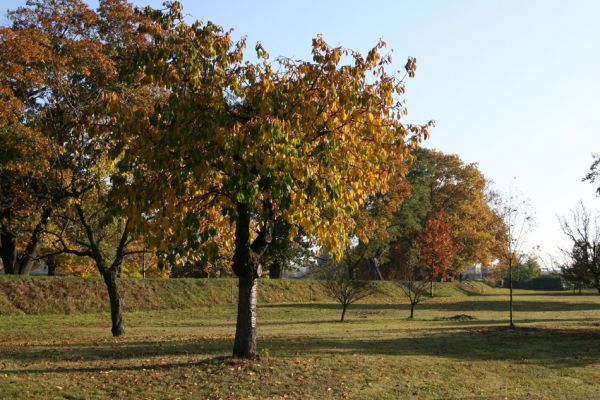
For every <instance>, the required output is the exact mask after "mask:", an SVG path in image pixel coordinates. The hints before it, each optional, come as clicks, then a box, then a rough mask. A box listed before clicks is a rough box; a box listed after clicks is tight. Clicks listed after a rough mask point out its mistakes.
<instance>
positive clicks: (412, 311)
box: [408, 303, 415, 319]
mask: <svg viewBox="0 0 600 400" xmlns="http://www.w3.org/2000/svg"><path fill="white" fill-rule="evenodd" d="M414 316H415V303H410V317H408V318H409V319H413V317H414Z"/></svg>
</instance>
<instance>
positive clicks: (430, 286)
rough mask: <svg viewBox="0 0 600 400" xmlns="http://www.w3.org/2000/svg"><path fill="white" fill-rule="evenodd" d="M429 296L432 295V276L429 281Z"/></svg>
mask: <svg viewBox="0 0 600 400" xmlns="http://www.w3.org/2000/svg"><path fill="white" fill-rule="evenodd" d="M429 297H433V278H431V281H430V282H429Z"/></svg>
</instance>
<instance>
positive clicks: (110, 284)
mask: <svg viewBox="0 0 600 400" xmlns="http://www.w3.org/2000/svg"><path fill="white" fill-rule="evenodd" d="M102 277H103V278H104V283H106V288H107V289H108V297H109V299H110V318H111V321H112V335H113V336H115V337H116V336H121V335H123V334H124V333H125V327H124V326H123V315H122V304H121V296H120V295H119V286H118V285H117V273H116V272H115V271H112V270H110V269H107V270H105V271H104V272H103V273H102Z"/></svg>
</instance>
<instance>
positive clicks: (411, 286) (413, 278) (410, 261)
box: [398, 248, 429, 319]
mask: <svg viewBox="0 0 600 400" xmlns="http://www.w3.org/2000/svg"><path fill="white" fill-rule="evenodd" d="M406 257H407V260H406V261H405V262H403V263H401V264H400V270H399V281H398V284H399V285H400V288H401V289H402V292H403V293H404V296H405V297H406V298H407V299H408V301H409V304H410V315H409V317H408V318H409V319H413V318H414V315H415V307H416V306H417V304H419V303H421V302H422V301H423V299H424V297H423V296H424V295H425V293H426V288H427V286H428V285H429V281H428V280H427V271H424V270H423V268H422V267H423V265H424V264H423V263H421V262H419V260H418V257H419V255H418V251H417V250H416V249H415V248H412V249H410V250H409V251H408V252H407V254H406Z"/></svg>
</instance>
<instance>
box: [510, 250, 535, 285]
mask: <svg viewBox="0 0 600 400" xmlns="http://www.w3.org/2000/svg"><path fill="white" fill-rule="evenodd" d="M521 259H522V260H524V261H523V262H521V263H520V264H518V265H515V266H514V268H513V273H512V275H513V282H517V283H523V282H527V281H530V280H532V279H534V278H537V277H539V276H541V275H542V269H541V267H540V263H539V262H538V260H537V258H536V257H534V256H527V257H521Z"/></svg>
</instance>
